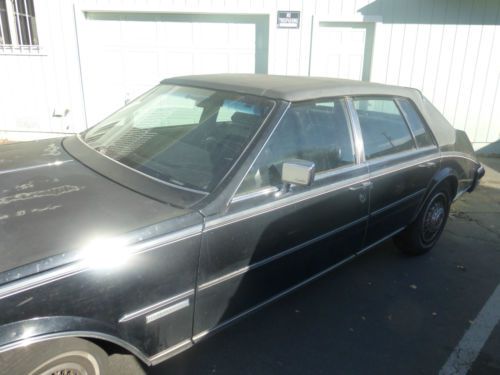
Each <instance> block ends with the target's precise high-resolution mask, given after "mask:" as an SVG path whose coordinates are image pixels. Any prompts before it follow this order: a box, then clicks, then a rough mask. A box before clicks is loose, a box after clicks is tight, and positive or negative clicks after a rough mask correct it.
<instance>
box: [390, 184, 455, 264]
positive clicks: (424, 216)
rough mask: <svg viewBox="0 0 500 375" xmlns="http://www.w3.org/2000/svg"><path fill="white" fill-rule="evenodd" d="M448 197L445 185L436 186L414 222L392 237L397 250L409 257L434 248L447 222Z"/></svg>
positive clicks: (448, 190) (448, 193) (449, 200)
mask: <svg viewBox="0 0 500 375" xmlns="http://www.w3.org/2000/svg"><path fill="white" fill-rule="evenodd" d="M450 196H451V193H450V189H449V187H448V185H447V184H442V185H440V186H438V187H437V188H436V189H435V190H434V191H433V192H432V193H431V194H430V196H429V197H428V198H427V200H426V201H425V203H424V205H423V207H422V210H421V211H420V213H419V214H418V216H417V218H416V219H415V221H414V222H413V223H411V224H410V225H409V226H408V227H407V228H406V229H405V230H404V231H403V232H401V233H400V234H398V235H397V236H395V237H394V242H395V244H396V246H397V247H398V248H399V250H401V251H402V252H403V253H405V254H409V255H422V254H425V253H427V252H428V251H429V250H431V249H432V248H433V247H434V245H435V244H436V242H437V241H438V240H439V238H440V237H441V233H442V232H443V229H444V227H445V225H446V221H447V220H448V214H449V213H450V205H451V199H450Z"/></svg>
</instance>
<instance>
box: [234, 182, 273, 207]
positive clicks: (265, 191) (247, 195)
mask: <svg viewBox="0 0 500 375" xmlns="http://www.w3.org/2000/svg"><path fill="white" fill-rule="evenodd" d="M279 190H280V189H279V188H278V187H276V186H265V187H263V188H261V189H257V190H254V191H250V192H248V193H244V194H241V195H237V196H235V197H233V198H232V199H231V203H237V202H241V201H245V200H247V199H252V198H257V197H261V196H266V195H270V194H274V193H277V192H278V191H279Z"/></svg>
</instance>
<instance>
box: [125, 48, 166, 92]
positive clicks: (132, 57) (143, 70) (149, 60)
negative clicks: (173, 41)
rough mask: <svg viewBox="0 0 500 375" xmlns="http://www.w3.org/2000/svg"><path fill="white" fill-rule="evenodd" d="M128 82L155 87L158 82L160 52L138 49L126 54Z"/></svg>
mask: <svg viewBox="0 0 500 375" xmlns="http://www.w3.org/2000/svg"><path fill="white" fill-rule="evenodd" d="M124 63H125V77H126V80H127V82H132V83H134V84H135V83H143V84H150V85H154V84H155V83H157V81H158V78H157V77H158V52H156V51H154V50H146V49H138V50H134V51H126V52H125V53H124Z"/></svg>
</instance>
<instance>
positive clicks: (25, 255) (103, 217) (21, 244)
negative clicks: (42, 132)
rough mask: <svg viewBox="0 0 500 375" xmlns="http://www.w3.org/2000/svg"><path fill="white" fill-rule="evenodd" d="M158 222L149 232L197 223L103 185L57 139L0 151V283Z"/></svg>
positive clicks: (187, 213)
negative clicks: (97, 242) (98, 240)
mask: <svg viewBox="0 0 500 375" xmlns="http://www.w3.org/2000/svg"><path fill="white" fill-rule="evenodd" d="M159 223H163V224H162V226H161V228H162V229H161V230H162V232H161V233H157V235H160V234H164V233H169V232H173V231H176V230H179V229H183V228H186V227H188V226H192V225H195V224H199V223H201V215H200V214H199V213H197V212H193V211H192V210H188V209H181V208H176V207H174V206H172V205H169V204H167V203H161V202H158V201H156V200H154V199H151V198H148V197H146V196H143V195H141V194H139V193H136V192H134V191H132V190H129V189H127V188H125V187H123V186H121V185H119V184H117V183H115V182H113V181H111V180H108V179H107V178H105V177H103V176H101V175H99V174H97V173H96V172H94V171H93V170H91V169H89V168H88V167H86V166H84V165H83V164H81V163H80V162H78V161H77V160H75V159H74V158H72V157H71V156H70V155H69V154H68V153H66V152H65V150H64V149H63V148H62V146H61V140H60V139H52V140H43V141H34V142H26V143H16V144H8V145H3V146H0V283H2V282H5V281H10V280H12V279H13V278H19V277H22V276H24V275H22V272H20V271H19V270H20V269H21V268H22V267H23V266H25V265H33V264H36V266H37V267H36V268H37V269H41V268H43V267H41V263H40V260H43V259H45V260H46V259H50V258H52V259H56V258H57V256H58V255H61V254H64V253H66V252H71V251H73V250H77V249H79V248H82V247H84V246H85V245H86V244H87V243H89V241H92V240H95V239H96V238H107V237H110V236H116V235H119V234H123V233H127V232H131V231H137V230H139V229H140V228H150V227H151V226H156V227H157V228H159V226H158V224H159ZM165 223H167V224H168V225H165ZM147 233H149V236H154V231H151V230H148V231H147ZM142 239H145V238H144V236H142ZM37 262H38V263H37ZM53 263H54V264H55V265H57V264H58V263H59V264H60V262H59V261H57V262H56V261H54V262H53ZM44 264H45V266H44V267H45V268H46V264H47V262H45V263H44ZM19 267H21V268H19ZM24 269H26V267H25V268H24Z"/></svg>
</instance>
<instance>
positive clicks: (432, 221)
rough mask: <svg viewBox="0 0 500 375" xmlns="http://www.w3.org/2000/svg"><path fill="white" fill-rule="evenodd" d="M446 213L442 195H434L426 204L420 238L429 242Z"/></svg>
mask: <svg viewBox="0 0 500 375" xmlns="http://www.w3.org/2000/svg"><path fill="white" fill-rule="evenodd" d="M445 215H446V206H445V198H444V197H443V196H442V195H436V196H435V197H434V199H433V200H432V201H431V202H430V203H429V205H428V206H427V210H426V212H425V215H424V221H423V231H422V239H423V240H424V242H426V243H429V242H432V241H433V240H434V238H435V237H436V235H437V234H438V233H439V231H440V230H441V227H442V226H443V222H444V219H445Z"/></svg>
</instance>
